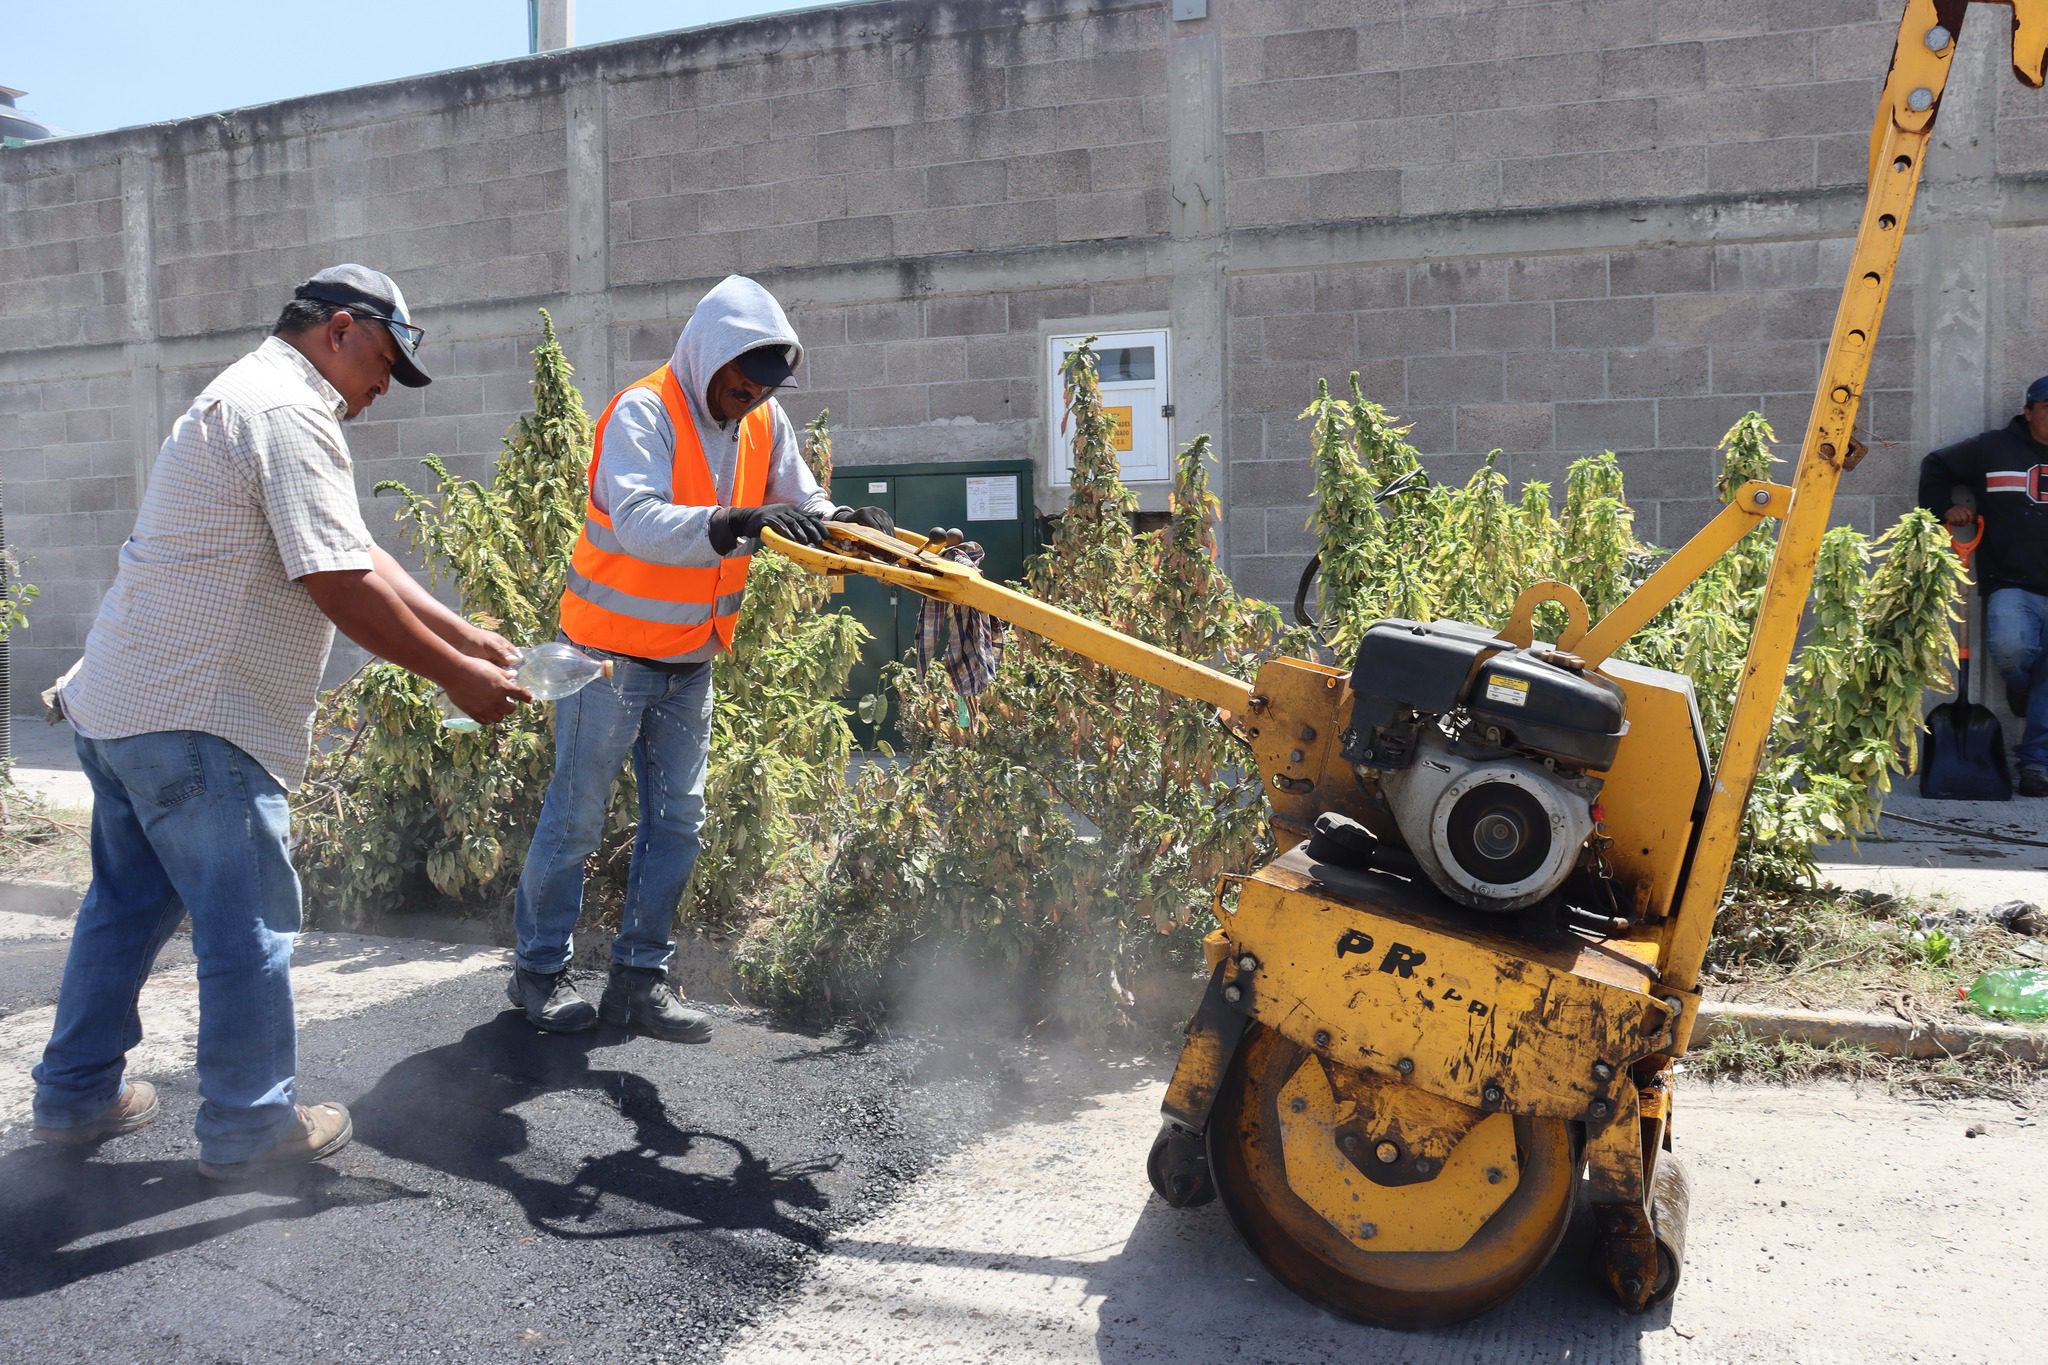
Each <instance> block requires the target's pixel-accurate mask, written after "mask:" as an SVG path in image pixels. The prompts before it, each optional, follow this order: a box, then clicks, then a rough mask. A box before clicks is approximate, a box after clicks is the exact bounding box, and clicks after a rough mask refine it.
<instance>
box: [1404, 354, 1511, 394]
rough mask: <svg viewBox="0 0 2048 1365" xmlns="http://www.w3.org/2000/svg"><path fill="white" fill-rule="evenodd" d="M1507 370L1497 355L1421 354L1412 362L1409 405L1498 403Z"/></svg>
mask: <svg viewBox="0 0 2048 1365" xmlns="http://www.w3.org/2000/svg"><path fill="white" fill-rule="evenodd" d="M1505 373H1506V371H1505V369H1504V367H1503V365H1502V362H1501V357H1499V356H1497V355H1419V356H1413V357H1410V359H1409V361H1408V387H1407V392H1406V394H1405V395H1404V400H1405V402H1407V403H1409V404H1419V403H1453V404H1455V403H1498V402H1500V401H1501V395H1502V393H1503V391H1504V389H1505V377H1504V376H1505Z"/></svg>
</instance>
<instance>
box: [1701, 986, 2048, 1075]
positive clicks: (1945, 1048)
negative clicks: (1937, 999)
mask: <svg viewBox="0 0 2048 1365" xmlns="http://www.w3.org/2000/svg"><path fill="white" fill-rule="evenodd" d="M1743 1036H1747V1037H1750V1038H1770V1039H1778V1040H1782V1041H1785V1042H1794V1043H1806V1044H1808V1045H1810V1046H1812V1047H1826V1046H1828V1045H1829V1044H1831V1043H1846V1044H1849V1045H1851V1046H1854V1047H1867V1048H1869V1049H1870V1050H1871V1051H1872V1052H1878V1053H1882V1054H1884V1055H1885V1056H1887V1057H1949V1056H1953V1055H1955V1054H1956V1053H1959V1052H1967V1051H1968V1050H1969V1049H1971V1048H1972V1047H1976V1046H1980V1045H1982V1046H1988V1047H1993V1048H1996V1049H1998V1050H1999V1051H2000V1052H2003V1053H2005V1055H2006V1056H2008V1057H2011V1058H2014V1059H2015V1060H2017V1061H2023V1062H2036V1063H2038V1062H2048V1028H2022V1027H2020V1026H2018V1025H2015V1024H1993V1023H1981V1024H1980V1023H1973V1022H1968V1021H1963V1020H1930V1021H1929V1022H1928V1023H1927V1024H1926V1026H1924V1027H1923V1026H1921V1025H1918V1024H1913V1023H1909V1022H1907V1021H1906V1020H1904V1019H1901V1018H1899V1017H1898V1016H1897V1015H1894V1014H1853V1013H1849V1012H1847V1011H1842V1012H1836V1013H1821V1012H1818V1011H1815V1010H1792V1009H1775V1008H1772V1007H1771V1006H1768V1005H1739V1004H1736V1003H1734V1002H1732V1001H1727V1000H1706V1001H1702V1002H1701V1003H1700V1021H1699V1027H1698V1028H1697V1029H1696V1030H1695V1032H1694V1042H1695V1044H1697V1043H1699V1042H1702V1041H1705V1040H1707V1039H1712V1038H1727V1037H1743Z"/></svg>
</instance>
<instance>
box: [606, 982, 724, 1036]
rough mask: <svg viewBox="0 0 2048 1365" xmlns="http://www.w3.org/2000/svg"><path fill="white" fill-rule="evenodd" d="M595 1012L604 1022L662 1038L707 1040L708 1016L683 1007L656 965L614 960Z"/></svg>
mask: <svg viewBox="0 0 2048 1365" xmlns="http://www.w3.org/2000/svg"><path fill="white" fill-rule="evenodd" d="M597 1012H598V1013H599V1014H601V1015H603V1016H604V1021H605V1022H606V1023H607V1024H616V1025H617V1026H618V1027H620V1028H623V1029H631V1030H632V1031H633V1032H635V1033H644V1034H646V1035H647V1036H648V1037H650V1038H659V1039H661V1040H662V1041H663V1042H668V1043H708V1042H710V1041H711V1020H710V1018H709V1017H707V1016H706V1015H704V1014H702V1013H700V1012H699V1011H697V1010H693V1009H689V1008H686V1007H685V1006H684V1004H683V1002H682V1001H681V1000H678V999H677V998H676V993H675V992H674V991H672V990H670V989H669V986H668V973H667V972H665V971H662V970H661V969H660V968H659V967H622V966H620V965H619V964H618V963H616V962H614V963H613V964H612V974H611V977H610V979H609V980H607V981H606V982H605V983H604V998H603V999H602V1000H600V1001H599V1002H598V1006H597Z"/></svg>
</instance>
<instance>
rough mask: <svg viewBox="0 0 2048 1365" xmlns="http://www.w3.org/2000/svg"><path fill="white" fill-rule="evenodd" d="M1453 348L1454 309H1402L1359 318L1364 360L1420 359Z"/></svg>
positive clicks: (1360, 345)
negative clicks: (1386, 357)
mask: <svg viewBox="0 0 2048 1365" xmlns="http://www.w3.org/2000/svg"><path fill="white" fill-rule="evenodd" d="M1450 349H1451V310H1450V309H1448V308H1400V309H1389V310H1386V311H1382V312H1371V313H1360V314H1359V315H1358V354H1359V355H1360V356H1362V357H1367V358H1373V357H1379V356H1416V355H1427V354H1430V353H1432V352H1444V351H1448V350H1450Z"/></svg>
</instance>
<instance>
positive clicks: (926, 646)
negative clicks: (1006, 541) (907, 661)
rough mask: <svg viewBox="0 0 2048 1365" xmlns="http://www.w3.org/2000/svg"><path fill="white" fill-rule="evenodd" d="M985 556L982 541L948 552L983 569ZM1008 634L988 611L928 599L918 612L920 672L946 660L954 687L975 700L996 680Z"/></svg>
mask: <svg viewBox="0 0 2048 1365" xmlns="http://www.w3.org/2000/svg"><path fill="white" fill-rule="evenodd" d="M985 553H986V552H985V551H984V550H983V549H982V548H981V545H980V543H979V542H977V541H972V540H970V541H966V542H963V543H962V544H959V545H955V546H954V547H953V548H952V549H950V550H947V551H946V552H945V557H946V558H947V559H951V560H954V561H956V562H958V563H961V564H965V565H968V566H969V567H970V568H979V567H980V565H981V561H982V559H983V557H984V555H985ZM948 625H950V626H951V627H952V630H951V632H950V634H951V638H947V637H948V631H947V626H948ZM1007 633H1008V627H1007V626H1005V625H1004V624H1003V622H1002V621H1000V620H998V619H997V618H996V617H993V616H990V615H989V614H988V613H987V612H985V611H976V610H974V608H972V607H958V606H952V605H949V604H948V603H945V602H941V601H939V600H937V599H936V598H931V597H927V598H925V599H924V604H923V606H921V607H920V608H919V609H918V613H917V671H918V672H919V673H920V674H922V673H923V672H924V671H925V670H926V669H927V668H929V667H931V662H932V660H933V659H934V658H943V660H944V662H945V665H946V676H947V677H949V678H951V679H952V680H953V686H954V687H955V688H956V689H958V691H959V693H960V695H961V696H963V697H971V696H973V695H974V694H975V693H977V692H979V691H981V689H983V688H984V687H987V686H988V685H989V684H990V683H991V682H993V681H995V676H996V667H997V665H999V664H1001V663H1002V661H1003V641H1004V640H1005V638H1006V637H1007Z"/></svg>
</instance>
